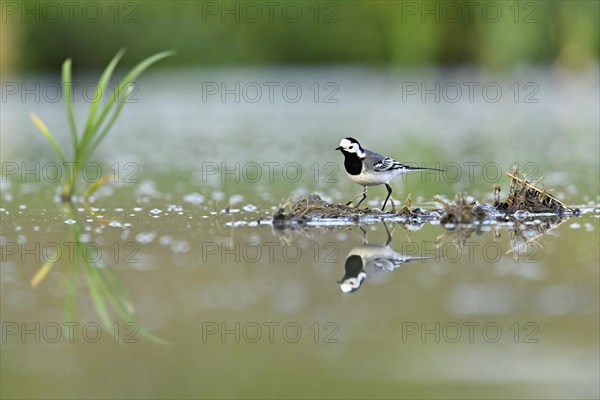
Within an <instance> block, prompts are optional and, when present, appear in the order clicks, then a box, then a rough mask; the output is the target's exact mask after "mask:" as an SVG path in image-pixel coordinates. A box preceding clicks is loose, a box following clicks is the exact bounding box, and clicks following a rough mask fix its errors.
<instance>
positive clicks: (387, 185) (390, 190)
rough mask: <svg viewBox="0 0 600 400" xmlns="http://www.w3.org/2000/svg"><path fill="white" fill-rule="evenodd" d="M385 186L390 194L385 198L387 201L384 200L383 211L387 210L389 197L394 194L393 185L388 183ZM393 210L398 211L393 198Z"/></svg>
mask: <svg viewBox="0 0 600 400" xmlns="http://www.w3.org/2000/svg"><path fill="white" fill-rule="evenodd" d="M385 188H386V189H387V191H388V194H387V197H386V198H385V201H384V202H383V207H381V212H383V211H384V210H385V205H386V204H387V201H388V199H389V198H390V196H391V195H392V187H391V186H390V185H389V184H387V183H386V184H385ZM392 210H394V211H396V207H395V206H394V201H393V200H392Z"/></svg>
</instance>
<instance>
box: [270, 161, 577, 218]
mask: <svg viewBox="0 0 600 400" xmlns="http://www.w3.org/2000/svg"><path fill="white" fill-rule="evenodd" d="M518 172H519V171H518V168H517V167H516V166H515V167H513V173H512V174H511V173H508V172H506V175H507V176H508V177H509V178H510V179H511V181H510V187H509V191H508V197H507V199H506V200H505V201H501V200H500V187H498V186H496V187H494V204H493V205H490V204H478V203H477V202H476V201H475V199H473V198H472V197H470V196H467V195H465V194H461V193H459V194H456V195H455V198H454V201H452V202H450V201H447V200H444V199H442V198H441V197H440V196H435V200H436V201H437V202H439V203H440V204H441V205H442V207H443V208H442V209H437V210H422V209H420V208H413V209H411V208H410V195H409V196H408V198H407V199H406V202H405V203H404V206H403V207H402V208H401V209H400V211H398V212H391V213H388V212H382V211H380V210H377V209H370V208H368V207H366V208H357V207H349V206H346V205H342V204H331V203H328V202H326V201H325V200H323V199H322V198H321V197H320V196H319V195H317V194H311V195H309V196H308V197H305V198H302V199H300V200H299V201H297V202H296V203H293V204H290V203H289V202H286V203H285V204H282V205H280V206H279V208H278V209H277V210H276V211H275V213H273V224H274V225H304V224H306V223H307V222H308V221H311V220H319V219H330V218H346V219H349V220H351V221H353V222H354V223H356V224H358V223H359V222H360V217H361V216H371V217H372V216H377V217H381V218H382V219H386V218H390V219H395V218H397V217H403V218H406V219H420V220H429V221H432V220H437V221H439V222H440V223H441V224H443V225H448V226H457V225H468V224H474V223H480V222H483V221H486V220H498V219H499V218H501V219H502V220H506V218H509V217H512V216H515V217H516V215H515V214H518V212H525V213H532V214H535V213H551V214H555V215H556V216H564V215H575V216H576V215H579V213H580V211H579V209H573V208H569V207H567V206H565V205H564V204H563V203H562V202H560V201H559V200H558V199H557V198H555V197H554V196H552V195H551V194H550V193H548V192H547V191H546V190H545V189H540V188H538V187H537V186H536V185H537V181H536V182H533V183H531V182H528V181H527V180H526V179H521V178H519V177H518V176H517V175H518ZM286 210H289V212H286ZM432 218H433V219H432Z"/></svg>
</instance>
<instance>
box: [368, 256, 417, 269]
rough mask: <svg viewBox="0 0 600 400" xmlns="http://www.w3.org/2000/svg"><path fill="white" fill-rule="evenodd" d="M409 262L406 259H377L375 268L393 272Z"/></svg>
mask: <svg viewBox="0 0 600 400" xmlns="http://www.w3.org/2000/svg"><path fill="white" fill-rule="evenodd" d="M407 261H408V260H406V259H404V258H376V259H375V260H374V261H373V266H374V267H375V268H376V269H378V270H383V271H392V270H394V269H396V268H398V267H399V266H401V265H402V264H404V263H406V262H407Z"/></svg>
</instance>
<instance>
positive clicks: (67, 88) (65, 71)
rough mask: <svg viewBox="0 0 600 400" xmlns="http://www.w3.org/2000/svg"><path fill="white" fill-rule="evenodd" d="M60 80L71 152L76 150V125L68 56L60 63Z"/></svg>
mask: <svg viewBox="0 0 600 400" xmlns="http://www.w3.org/2000/svg"><path fill="white" fill-rule="evenodd" d="M62 81H63V92H64V95H65V102H66V103H67V116H68V117H69V125H70V126H71V138H72V140H73V152H76V151H77V145H78V138H77V125H76V124H75V114H73V98H72V97H71V96H72V95H73V92H72V91H71V86H72V82H71V59H70V58H68V59H67V60H66V61H65V62H64V63H63V65H62Z"/></svg>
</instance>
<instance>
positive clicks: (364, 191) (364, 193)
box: [356, 186, 367, 207]
mask: <svg viewBox="0 0 600 400" xmlns="http://www.w3.org/2000/svg"><path fill="white" fill-rule="evenodd" d="M363 187H364V188H365V190H363V192H362V199H360V201H359V202H358V203H356V207H358V206H360V203H362V202H363V201H364V200H365V199H366V198H367V187H366V186H363Z"/></svg>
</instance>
